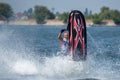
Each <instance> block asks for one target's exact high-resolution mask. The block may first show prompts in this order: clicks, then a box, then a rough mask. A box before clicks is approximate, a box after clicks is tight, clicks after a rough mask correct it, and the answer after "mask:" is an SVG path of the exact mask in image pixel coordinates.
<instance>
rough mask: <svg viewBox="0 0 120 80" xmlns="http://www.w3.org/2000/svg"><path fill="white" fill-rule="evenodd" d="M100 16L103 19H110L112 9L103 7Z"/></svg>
mask: <svg viewBox="0 0 120 80" xmlns="http://www.w3.org/2000/svg"><path fill="white" fill-rule="evenodd" d="M99 15H100V17H101V18H102V19H110V9H109V7H105V6H104V7H102V8H101V12H100V14H99Z"/></svg>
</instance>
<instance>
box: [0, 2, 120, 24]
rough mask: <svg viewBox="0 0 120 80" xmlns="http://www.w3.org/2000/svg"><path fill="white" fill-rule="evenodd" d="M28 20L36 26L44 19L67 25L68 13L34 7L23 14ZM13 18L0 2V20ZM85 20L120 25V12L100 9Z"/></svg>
mask: <svg viewBox="0 0 120 80" xmlns="http://www.w3.org/2000/svg"><path fill="white" fill-rule="evenodd" d="M24 13H25V14H26V15H27V16H28V18H29V19H31V18H32V19H35V20H36V22H37V23H38V24H42V23H45V20H46V19H55V18H56V17H57V18H58V19H59V20H62V21H63V22H64V23H67V19H68V15H69V12H64V13H61V14H60V13H59V12H57V13H56V14H55V13H53V12H51V11H50V10H49V9H48V8H47V7H46V6H40V5H36V6H35V7H34V10H33V9H32V8H30V9H28V11H25V12H24ZM12 16H14V12H13V9H12V7H11V6H10V5H9V4H7V3H1V2H0V19H2V20H7V21H9V19H10V18H11V17H12ZM85 18H86V19H91V20H92V21H93V23H94V24H101V22H102V21H103V20H110V19H111V20H113V21H114V22H115V23H116V24H120V11H118V10H111V9H110V8H109V7H102V8H101V10H100V13H95V14H91V15H87V16H85Z"/></svg>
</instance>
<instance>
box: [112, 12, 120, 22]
mask: <svg viewBox="0 0 120 80" xmlns="http://www.w3.org/2000/svg"><path fill="white" fill-rule="evenodd" d="M111 18H112V19H113V21H114V22H115V23H116V24H120V11H118V10H111Z"/></svg>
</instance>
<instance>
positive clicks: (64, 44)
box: [61, 38, 69, 54]
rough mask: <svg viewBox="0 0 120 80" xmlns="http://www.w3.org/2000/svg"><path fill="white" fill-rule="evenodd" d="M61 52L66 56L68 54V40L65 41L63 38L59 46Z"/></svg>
mask: <svg viewBox="0 0 120 80" xmlns="http://www.w3.org/2000/svg"><path fill="white" fill-rule="evenodd" d="M61 51H62V53H63V54H68V52H69V40H67V39H66V38H63V42H62V45H61Z"/></svg>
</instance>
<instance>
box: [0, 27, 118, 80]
mask: <svg viewBox="0 0 120 80" xmlns="http://www.w3.org/2000/svg"><path fill="white" fill-rule="evenodd" d="M62 28H65V27H62V26H59V27H55V26H53V27H52V26H51V27H50V26H49V27H47V26H40V27H39V26H38V27H37V26H0V55H1V56H0V80H119V79H120V76H119V75H120V27H90V28H87V38H88V40H87V43H88V47H87V50H88V51H87V52H88V57H87V61H85V62H81V61H80V62H75V61H72V59H71V58H70V57H69V56H66V57H63V56H59V55H58V54H60V46H59V40H58V39H57V35H58V33H59V31H60V30H61V29H62Z"/></svg>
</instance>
